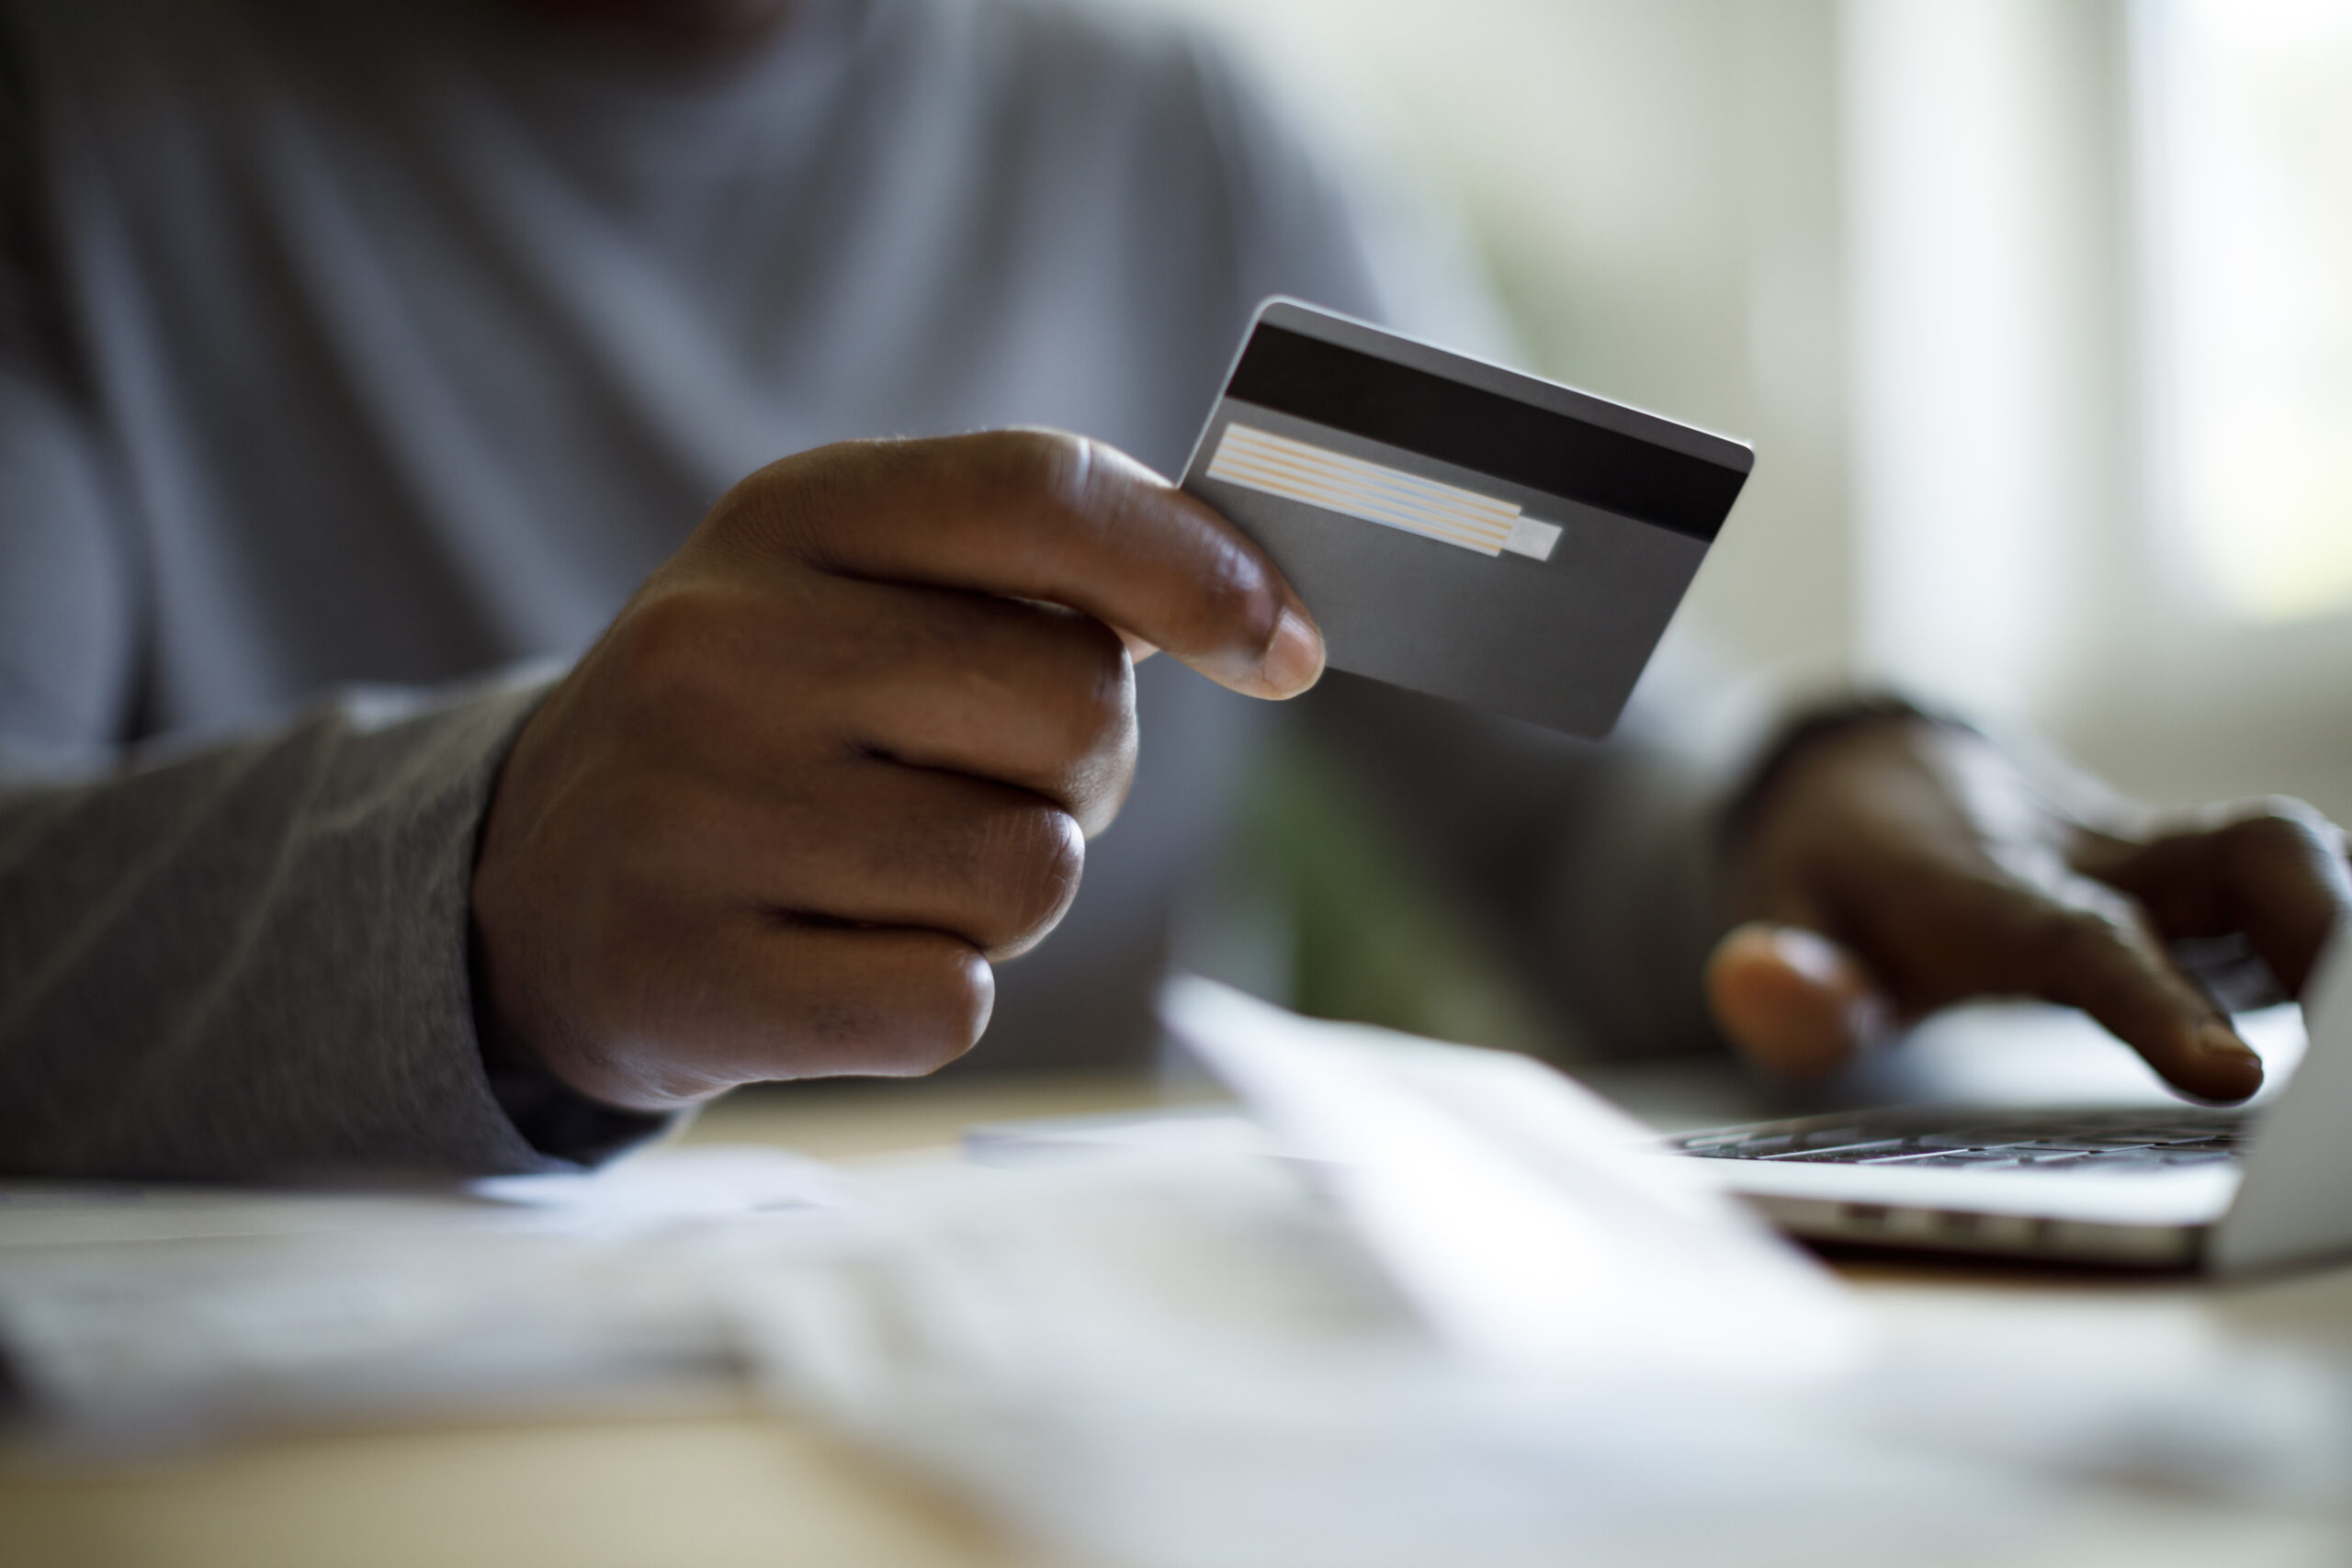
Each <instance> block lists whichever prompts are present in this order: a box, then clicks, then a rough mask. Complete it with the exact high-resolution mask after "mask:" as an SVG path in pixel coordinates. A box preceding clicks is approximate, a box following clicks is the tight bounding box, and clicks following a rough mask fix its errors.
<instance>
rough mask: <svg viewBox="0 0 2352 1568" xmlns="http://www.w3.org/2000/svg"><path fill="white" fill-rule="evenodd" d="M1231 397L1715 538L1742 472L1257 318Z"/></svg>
mask: <svg viewBox="0 0 2352 1568" xmlns="http://www.w3.org/2000/svg"><path fill="white" fill-rule="evenodd" d="M1225 395H1226V396H1227V397H1229V398H1238V399H1239V400H1242V401H1243V402H1246V403H1256V404H1258V405H1260V406H1261V407H1263V408H1270V409H1273V410H1276V411H1278V412H1283V413H1286V414H1289V415H1291V416H1293V417H1294V418H1297V419H1304V420H1309V421H1312V422H1313V423H1317V424H1323V425H1329V426H1330V427H1331V428H1332V429H1334V430H1344V431H1346V432H1347V433H1348V434H1351V435H1361V436H1363V438H1364V439H1365V440H1367V441H1377V442H1380V443H1381V444H1383V445H1384V446H1397V447H1402V448H1403V449H1404V450H1406V451H1408V452H1418V453H1419V454H1421V455H1422V456H1423V457H1433V458H1436V459H1437V460H1438V461H1440V462H1443V463H1452V464H1453V465H1454V466H1455V467H1456V468H1470V469H1474V470H1476V472H1479V473H1482V474H1492V475H1494V476H1495V477H1496V478H1498V479H1509V480H1510V482H1511V483H1513V484H1518V485H1525V486H1526V487H1527V488H1528V489H1530V490H1540V491H1544V492H1545V493H1546V494H1549V495H1556V496H1563V497H1565V498H1566V499H1567V500H1570V501H1577V502H1583V503H1584V504H1586V505H1588V506H1597V507H1600V509H1601V510H1602V511H1604V512H1614V513H1618V514H1619V515H1620V516H1624V517H1634V518H1639V519H1640V520H1641V521H1643V522H1645V523H1652V524H1656V525H1657V526H1659V527H1661V528H1670V529H1672V530H1673V531H1674V532H1676V533H1678V534H1686V535H1688V536H1691V538H1694V539H1701V540H1705V541H1709V542H1712V541H1713V538H1714V536H1715V534H1716V532H1717V530H1719V529H1720V528H1722V526H1723V523H1724V517H1725V516H1726V515H1727V514H1728V513H1730V511H1731V504H1732V502H1734V501H1735V500H1736V499H1737V498H1738V495H1739V489H1740V486H1741V484H1742V483H1743V482H1745V480H1746V479H1747V475H1746V474H1745V473H1743V472H1741V471H1740V470H1739V469H1737V468H1725V467H1724V466H1723V465H1722V464H1720V463H1710V462H1708V461H1707V460H1706V459H1705V458H1703V457H1692V456H1691V455H1690V454H1689V453H1687V452H1677V451H1675V450H1674V449H1673V448H1671V447H1668V446H1655V445H1653V444H1652V443H1650V442H1647V441H1644V440H1642V439H1641V438H1640V437H1638V436H1633V435H1627V434H1623V433H1622V432H1619V431H1614V430H1610V429H1607V428H1605V427H1603V426H1601V425H1597V424H1589V423H1586V422H1585V421H1583V420H1580V419H1577V418H1574V417H1572V416H1570V415H1567V414H1564V413H1555V412H1552V411H1551V410H1549V409H1541V408H1537V407H1535V406H1534V405H1533V404H1532V403H1523V402H1521V401H1520V400H1518V399H1516V398H1509V397H1505V396H1504V395H1503V394H1501V393H1500V392H1490V391H1488V390H1487V389H1485V388H1483V387H1471V386H1465V385H1464V384H1463V383H1462V382H1459V381H1455V380H1452V379H1449V378H1446V377H1443V376H1440V375H1436V374H1433V373H1432V372H1430V371H1427V370H1419V369H1415V368H1414V367H1411V366H1409V365H1399V364H1397V363H1396V362H1395V361H1394V360H1388V359H1383V358H1381V357H1380V356H1379V355H1372V354H1365V353H1363V352H1362V351H1361V350H1358V349H1352V348H1346V347H1342V346H1341V345H1340V344H1336V343H1325V342H1324V341H1323V340H1322V339H1321V338H1314V337H1308V336H1307V335H1306V333H1295V332H1292V331H1290V330H1289V329H1288V328H1285V327H1277V326H1272V325H1269V324H1265V323H1261V324H1260V325H1259V327H1258V330H1257V331H1256V332H1254V333H1251V334H1250V346H1249V348H1248V349H1246V350H1244V351H1243V353H1242V355H1241V363H1240V364H1239V365H1238V366H1236V367H1234V371H1233V379H1232V381H1231V382H1230V383H1229V384H1228V385H1227V387H1226V389H1225Z"/></svg>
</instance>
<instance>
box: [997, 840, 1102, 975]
mask: <svg viewBox="0 0 2352 1568" xmlns="http://www.w3.org/2000/svg"><path fill="white" fill-rule="evenodd" d="M989 834H990V837H991V839H992V840H993V842H992V843H991V844H990V846H989V853H987V854H986V855H984V857H983V859H984V860H986V861H987V862H989V863H990V864H991V865H992V866H993V867H994V868H995V869H994V871H993V874H989V875H988V877H987V886H989V889H990V891H991V893H992V897H991V899H990V907H989V913H988V919H987V929H986V930H985V931H982V932H980V933H978V934H980V936H981V937H982V942H981V946H983V947H984V948H985V949H987V950H988V951H989V953H998V954H1003V955H1008V956H1009V955H1010V954H1012V953H1018V952H1025V951H1026V950H1027V949H1029V948H1031V947H1034V946H1035V945H1036V943H1037V942H1040V941H1042V940H1043V939H1044V938H1045V936H1046V933H1047V932H1048V931H1052V930H1053V929H1054V927H1055V926H1056V925H1057V924H1058V923H1060V920H1061V918H1062V916H1063V915H1064V914H1065V913H1067V912H1068V911H1069V906H1070V901H1071V900H1072V899H1074V898H1076V897H1078V887H1079V882H1080V877H1081V876H1082V875H1083V874H1084V872H1085V869H1086V836H1085V834H1084V833H1083V832H1081V831H1080V828H1079V824H1078V822H1077V820H1076V819H1075V818H1072V817H1071V816H1070V814H1069V813H1068V812H1066V811H1062V810H1059V809H1057V808H1055V807H1042V806H1041V807H1028V808H1024V809H1022V810H1018V811H1014V812H1011V813H1008V814H1006V815H1005V816H1004V817H1002V818H999V819H997V820H996V821H995V822H994V823H992V824H991V826H990V828H989Z"/></svg>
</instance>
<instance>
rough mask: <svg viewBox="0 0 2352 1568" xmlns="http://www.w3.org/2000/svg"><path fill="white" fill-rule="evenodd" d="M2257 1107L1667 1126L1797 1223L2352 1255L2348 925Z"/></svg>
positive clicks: (2162, 1264)
mask: <svg viewBox="0 0 2352 1568" xmlns="http://www.w3.org/2000/svg"><path fill="white" fill-rule="evenodd" d="M2303 1017H2304V1024H2305V1029H2306V1032H2307V1033H2308V1036H2309V1039H2310V1044H2309V1047H2308V1049H2307V1050H2306V1052H2305V1054H2304V1056H2303V1060H2302V1064H2301V1066H2300V1067H2299V1068H2298V1069H2297V1070H2296V1073H2295V1076H2294V1078H2293V1080H2292V1082H2291V1083H2290V1085H2289V1086H2288V1088H2287V1089H2286V1091H2285V1092H2283V1093H2280V1094H2278V1095H2275V1096H2266V1097H2265V1099H2266V1101H2267V1102H2266V1103H2264V1104H2263V1105H2262V1106H2261V1107H2260V1108H2259V1109H2258V1110H2229V1109H2215V1108H2208V1107H2202V1106H2196V1105H2190V1104H2188V1103H2181V1104H2177V1105H2172V1106H2134V1107H2097V1106H2091V1107H2077V1108H2053V1109H2048V1110H2031V1111H2020V1110H2018V1109H2017V1108H2015V1107H1999V1108H1970V1107H1966V1106H1957V1107H1955V1106H1902V1107H1894V1108H1891V1109H1886V1110H1880V1111H1861V1112H1850V1113H1846V1114H1840V1115H1827V1116H1814V1117H1805V1118H1800V1119H1797V1120H1792V1121H1784V1122H1762V1123H1757V1124H1753V1125H1747V1126H1739V1127H1724V1128H1717V1129H1714V1130H1712V1131H1708V1132H1701V1133H1691V1134H1681V1135H1679V1136H1677V1137H1674V1138H1671V1139H1668V1140H1667V1145H1668V1147H1669V1148H1671V1149H1673V1150H1675V1151H1676V1152H1678V1153H1680V1154H1682V1155H1685V1156H1691V1157H1692V1158H1695V1159H1702V1160H1706V1161H1708V1162H1710V1173H1711V1174H1712V1175H1714V1176H1716V1177H1717V1178H1718V1179H1719V1181H1720V1185H1721V1186H1722V1187H1723V1188H1724V1190H1728V1191H1730V1192H1732V1193H1734V1194H1736V1195H1737V1196H1739V1197H1742V1198H1744V1199H1746V1200H1747V1201H1748V1202H1749V1203H1750V1204H1751V1205H1753V1206H1754V1207H1755V1208H1757V1209H1758V1210H1760V1211H1761V1212H1762V1213H1763V1214H1764V1215H1765V1216H1766V1217H1767V1218H1768V1219H1770V1220H1771V1221H1772V1222H1773V1223H1774V1224H1778V1225H1780V1226H1781V1228H1783V1229H1785V1230H1788V1231H1791V1232H1792V1233H1794V1234H1796V1235H1802V1236H1804V1237H1807V1238H1808V1239H1811V1240H1815V1241H1823V1242H1834V1243H1860V1244H1865V1245H1869V1246H1873V1247H1903V1248H1927V1249H1931V1250H1936V1251H1947V1252H1965V1253H1974V1254H1986V1255H1995V1256H2005V1257H2015V1258H2044V1259H2051V1260H2057V1261H2066V1262H2077V1263H2092V1264H2107V1265H2118V1266H2123V1267H2130V1268H2142V1269H2203V1270H2206V1271H2208V1272H2211V1273H2216V1274H2237V1273H2244V1272H2246V1271H2249V1270H2255V1269H2271V1268H2278V1267H2281V1266H2285V1265H2289V1264H2295V1263H2302V1262H2310V1261H2318V1260H2320V1259H2324V1258H2338V1257H2347V1256H2352V931H2339V932H2338V933H2337V936H2336V938H2335V942H2334V943H2333V944H2332V946H2331V948H2330V951H2329V953H2328V955H2327V956H2326V958H2325V959H2324V961H2323V962H2322V964H2321V965H2320V968H2319V970H2318V972H2317V974H2316V976H2314V979H2313V982H2312V985H2311V986H2310V987H2309V988H2308V989H2307V991H2306V993H2305V1000H2304V1005H2303Z"/></svg>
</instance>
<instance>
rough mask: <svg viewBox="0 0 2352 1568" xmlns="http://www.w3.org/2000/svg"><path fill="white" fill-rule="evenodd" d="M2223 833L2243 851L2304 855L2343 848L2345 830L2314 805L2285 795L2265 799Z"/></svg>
mask: <svg viewBox="0 0 2352 1568" xmlns="http://www.w3.org/2000/svg"><path fill="white" fill-rule="evenodd" d="M2222 836H2223V837H2224V838H2225V839H2226V840H2229V841H2230V843H2231V844H2232V845H2233V847H2234V848H2236V849H2237V850H2238V851H2239V852H2242V853H2250V854H2254V855H2257V856H2262V857H2265V858H2267V857H2269V856H2273V855H2279V856H2291V857H2295V858H2302V857H2306V856H2311V855H2316V854H2323V853H2327V852H2341V848H2342V843H2343V834H2342V831H2341V830H2340V829H2337V828H2336V827H2335V824H2334V823H2332V822H2330V821H2328V820H2327V818H2324V817H2323V816H2321V815H2320V814H2319V812H2318V811H2317V810H2315V809H2313V808H2312V807H2310V806H2307V805H2305V804H2304V803H2303V802H2301V801H2300V800H2293V799H2290V798H2288V797H2286V796H2284V795H2274V796H2272V797H2270V798H2268V799H2267V800H2264V801H2263V802H2261V803H2260V804H2259V805H2257V806H2256V807H2254V809H2253V810H2252V811H2250V812H2249V813H2247V814H2246V815H2245V816H2242V817H2240V818H2238V819H2237V820H2235V821H2233V822H2231V823H2228V824H2227V825H2225V826H2224V827H2223V828H2222Z"/></svg>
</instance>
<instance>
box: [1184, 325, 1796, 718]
mask: <svg viewBox="0 0 2352 1568" xmlns="http://www.w3.org/2000/svg"><path fill="white" fill-rule="evenodd" d="M1754 465H1755V454H1754V453H1752V452H1751V451H1750V450H1749V449H1748V448H1747V447H1746V446H1742V445H1740V444H1739V443H1738V442H1736V441H1730V440H1726V439H1724V437H1723V436H1720V435H1713V434H1709V433H1707V432H1705V431H1702V430H1695V429H1692V428H1691V426H1689V425H1686V424H1678V423H1675V422H1674V421H1672V420H1668V419H1661V418H1659V417H1658V416H1657V415H1656V414H1651V413H1645V412H1642V411H1640V410H1638V409H1631V408H1627V407H1625V406H1624V405H1623V404H1621V403H1612V402H1611V401H1609V400H1606V399H1604V398H1596V397H1593V396H1591V395H1590V394H1589V393H1586V392H1579V391H1577V390H1575V389H1572V388H1568V387H1564V386H1561V385H1559V384H1558V383H1557V382H1553V381H1545V380H1542V379H1539V378H1536V377H1533V376H1523V375H1521V374H1520V373H1518V372H1517V371H1513V370H1506V369H1504V368H1503V367H1500V366H1498V365H1491V364H1488V363H1487V362H1486V361H1484V360H1479V359H1473V358H1469V357H1467V356H1465V355H1459V354H1452V353H1449V352H1447V351H1446V350H1444V349H1442V348H1435V347H1432V346H1430V344H1424V343H1419V342H1417V341H1415V340H1413V339H1411V338H1408V337H1401V336H1398V335H1397V333H1390V332H1385V331H1383V330H1382V329H1380V328H1378V327H1374V326H1372V325H1369V324H1367V323H1365V322H1363V321H1356V320H1353V319H1352V318H1350V317H1347V316H1340V315H1337V314H1334V313H1332V312H1331V311H1329V310H1319V309H1317V308H1316V307H1314V306H1311V305H1306V304H1302V303H1300V302H1298V301H1296V300H1292V299H1272V300H1269V301H1267V302H1266V304H1264V305H1263V306H1261V308H1260V309H1259V311H1258V316H1257V319H1256V320H1255V321H1253V322H1252V323H1251V324H1250V331H1249V333H1248V334H1247V335H1246V336H1245V337H1244V338H1243V339H1242V344H1241V351H1240V353H1239V354H1238V355H1236V356H1235V358H1234V363H1233V369H1232V372H1231V374H1230V375H1228V376H1227V378H1226V385H1225V394H1224V396H1223V397H1221V398H1219V399H1218V400H1217V404H1216V409H1215V410H1214V411H1212V412H1211V413H1210V414H1209V422H1208V427H1207V428H1206V429H1205V430H1204V431H1203V432H1202V433H1201V439H1200V444H1199V445H1198V446H1195V447H1194V448H1193V458H1192V461H1191V462H1190V463H1189V464H1187V465H1186V466H1185V469H1184V489H1185V490H1186V491H1189V492H1190V493H1192V494H1193V495H1195V496H1198V497H1199V498H1200V499H1201V500H1203V501H1205V502H1208V503H1209V504H1210V505H1211V506H1213V507H1215V508H1216V510H1217V511H1219V512H1221V513H1224V514H1225V515H1226V516H1227V517H1228V518H1230V519H1231V520H1232V521H1233V523H1234V525H1235V526H1237V527H1238V528H1240V529H1241V531H1242V532H1243V533H1245V534H1248V535H1249V536H1250V537H1251V538H1252V539H1255V540H1256V541H1257V542H1258V543H1259V544H1260V545H1261V546H1262V547H1264V549H1265V551H1266V553H1267V554H1268V555H1270V556H1272V558H1273V559H1274V564H1275V565H1277V566H1279V567H1280V568H1282V570H1283V575H1284V576H1285V577H1287V578H1289V579H1290V581H1291V586H1292V587H1294V588H1295V589H1297V590H1298V593H1299V597H1300V598H1302V599H1303V600H1305V601H1306V607H1307V609H1308V610H1309V611H1310V612H1311V613H1312V614H1313V615H1314V616H1315V618H1316V621H1317V624H1318V625H1320V626H1322V628H1323V637H1324V643H1325V647H1326V649H1327V651H1328V653H1329V660H1330V664H1331V667H1332V668H1333V669H1336V670H1346V671H1352V672H1353V673H1355V674H1358V675H1368V676H1370V677H1372V678H1373V679H1374V680H1376V681H1385V682H1389V683H1391V684H1393V685H1398V686H1405V687H1409V688H1410V689H1412V690H1414V691H1417V692H1427V693H1430V694H1432V695H1435V696H1441V697H1448V698H1452V699H1453V700H1454V701H1457V702H1464V703H1468V704H1471V705H1474V706H1476V707H1481V708H1486V709H1487V710H1489V711H1491V712H1494V713H1499V714H1505V715H1508V716H1510V717H1513V718H1522V719H1527V720H1530V721H1532V722H1533V723H1536V724H1541V725H1546V726H1549V727H1550V728H1554V729H1561V730H1566V732H1568V733H1569V734H1571V735H1582V736H1589V737H1599V736H1602V735H1606V734H1607V733H1609V731H1610V729H1611V728H1612V727H1613V726H1614V725H1615V724H1616V722H1617V716H1618V714H1619V712H1620V711H1622V710H1623V707H1624V705H1625V699H1626V698H1627V697H1628V696H1630V695H1632V694H1633V690H1634V682H1636V681H1638V680H1639V679H1640V678H1641V673H1642V669H1643V667H1644V666H1645V665H1646V664H1647V663H1648V662H1649V658H1650V654H1651V651H1652V650H1653V649H1656V648H1657V640H1658V637H1660V636H1661V635H1662V634H1663V633H1664V632H1665V630H1666V625H1667V622H1668V621H1669V620H1671V619H1672V618H1673V616H1674V611H1675V607H1676V606H1677V605H1679V604H1681V603H1682V595H1683V592H1684V591H1685V590H1687V589H1688V588H1689V587H1690V586H1691V578H1692V577H1693V576H1694V575H1696V573H1697V572H1698V570H1699V563H1700V562H1701V561H1702V560H1704V559H1705V558H1706V555H1707V547H1708V546H1709V545H1711V544H1713V542H1714V538H1715V536H1716V534H1717V533H1718V532H1719V531H1720V530H1721V529H1722V527H1723V525H1724V518H1725V517H1726V516H1728V515H1729V514H1730V512H1731V508H1732V502H1734V501H1736V500H1737V499H1738V496H1739V491H1740V487H1741V486H1742V485H1743V484H1745V483H1746V482H1747V474H1748V470H1749V469H1750V468H1753V467H1754Z"/></svg>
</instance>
